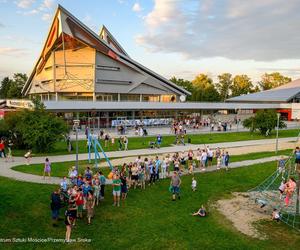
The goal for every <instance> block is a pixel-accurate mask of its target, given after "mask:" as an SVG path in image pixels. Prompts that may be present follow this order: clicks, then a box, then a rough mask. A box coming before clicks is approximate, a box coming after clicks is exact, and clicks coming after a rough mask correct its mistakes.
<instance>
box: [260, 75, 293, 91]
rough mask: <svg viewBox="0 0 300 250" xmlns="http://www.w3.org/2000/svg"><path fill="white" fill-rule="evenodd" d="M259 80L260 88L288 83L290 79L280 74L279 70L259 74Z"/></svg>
mask: <svg viewBox="0 0 300 250" xmlns="http://www.w3.org/2000/svg"><path fill="white" fill-rule="evenodd" d="M261 78H262V79H261V81H260V82H259V85H260V87H261V89H262V90H268V89H273V88H276V87H279V86H281V85H284V84H287V83H289V82H290V81H291V80H292V79H291V78H290V77H286V76H283V75H281V74H280V73H279V72H273V73H270V74H268V73H265V74H263V75H262V76H261Z"/></svg>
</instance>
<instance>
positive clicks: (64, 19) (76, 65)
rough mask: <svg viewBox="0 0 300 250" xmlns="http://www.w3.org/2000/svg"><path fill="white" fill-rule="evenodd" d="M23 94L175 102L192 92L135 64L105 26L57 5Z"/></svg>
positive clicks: (48, 98)
mask: <svg viewBox="0 0 300 250" xmlns="http://www.w3.org/2000/svg"><path fill="white" fill-rule="evenodd" d="M23 94H24V95H26V96H29V98H31V97H33V96H40V97H41V99H42V100H44V101H65V100H73V101H74V100H78V101H105V102H117V101H136V102H143V101H144V102H178V101H180V100H185V97H186V95H189V94H190V93H189V92H188V91H186V90H184V89H183V88H180V87H179V86H177V85H176V84H174V83H172V82H171V81H169V80H167V79H165V78H164V77H162V76H160V75H159V74H157V73H155V72H153V71H151V70H150V69H148V68H146V67H145V66H143V65H141V64H140V63H138V62H136V61H134V60H133V59H132V58H131V57H130V56H129V55H128V53H127V52H126V51H125V50H124V49H123V48H122V46H121V45H120V44H119V43H118V42H117V40H116V39H115V38H114V37H113V35H112V34H111V33H110V32H109V31H108V30H107V28H106V27H105V26H103V27H102V28H101V30H100V33H99V35H97V34H95V33H94V32H93V31H92V30H90V29H89V28H88V27H87V26H85V25H84V24H83V23H82V22H80V21H79V20H78V19H77V18H76V17H74V16H73V15H72V14H71V13H69V12H68V11H67V10H65V9H64V8H63V7H61V6H59V7H58V8H57V10H56V13H55V15H54V18H53V21H52V25H51V27H50V30H49V33H48V36H47V39H46V41H45V44H44V47H43V49H42V52H41V54H40V56H39V58H38V60H37V62H36V64H35V66H34V68H33V71H32V73H31V74H30V76H29V79H28V81H27V83H26V85H25V87H24V89H23Z"/></svg>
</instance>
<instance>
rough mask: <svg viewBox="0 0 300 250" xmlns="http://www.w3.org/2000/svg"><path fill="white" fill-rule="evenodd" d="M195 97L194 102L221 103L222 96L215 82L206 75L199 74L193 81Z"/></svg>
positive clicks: (193, 97)
mask: <svg viewBox="0 0 300 250" xmlns="http://www.w3.org/2000/svg"><path fill="white" fill-rule="evenodd" d="M192 84H193V88H194V91H193V95H192V101H200V102H217V101H220V95H219V93H218V91H217V90H216V88H215V85H214V84H213V80H212V79H211V78H210V77H208V75H206V74H199V75H197V76H196V77H195V79H194V80H193V81H192Z"/></svg>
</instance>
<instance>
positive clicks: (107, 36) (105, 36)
mask: <svg viewBox="0 0 300 250" xmlns="http://www.w3.org/2000/svg"><path fill="white" fill-rule="evenodd" d="M99 37H100V39H102V40H103V41H104V42H105V43H107V45H108V46H110V47H111V45H112V46H114V48H115V49H117V50H118V51H119V52H120V53H122V54H124V55H125V56H128V57H129V55H128V54H127V52H126V51H125V49H124V48H123V47H122V46H121V44H119V43H118V41H117V39H115V38H114V36H113V35H112V34H111V33H110V32H109V30H108V29H107V28H106V27H105V25H102V27H101V30H100V33H99Z"/></svg>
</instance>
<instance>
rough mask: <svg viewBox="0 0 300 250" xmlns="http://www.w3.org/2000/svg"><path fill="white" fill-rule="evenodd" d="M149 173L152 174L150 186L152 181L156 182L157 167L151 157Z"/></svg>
mask: <svg viewBox="0 0 300 250" xmlns="http://www.w3.org/2000/svg"><path fill="white" fill-rule="evenodd" d="M149 174H150V180H149V186H150V185H151V184H152V183H153V184H155V168H154V165H153V161H152V159H150V162H149Z"/></svg>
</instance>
